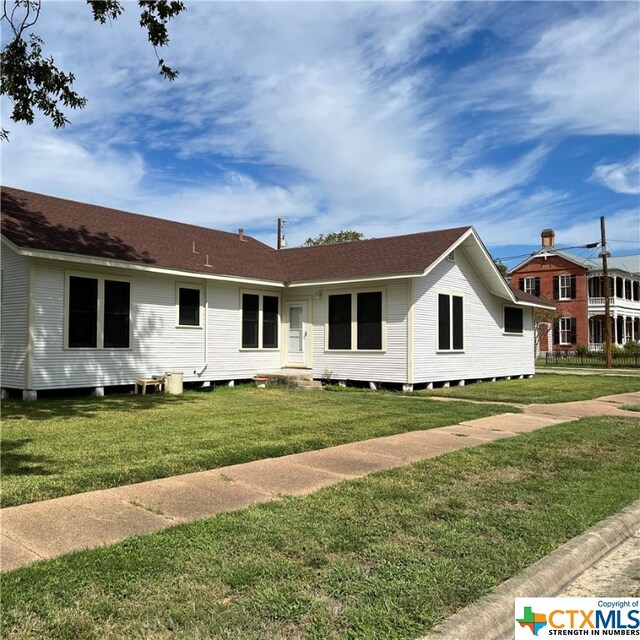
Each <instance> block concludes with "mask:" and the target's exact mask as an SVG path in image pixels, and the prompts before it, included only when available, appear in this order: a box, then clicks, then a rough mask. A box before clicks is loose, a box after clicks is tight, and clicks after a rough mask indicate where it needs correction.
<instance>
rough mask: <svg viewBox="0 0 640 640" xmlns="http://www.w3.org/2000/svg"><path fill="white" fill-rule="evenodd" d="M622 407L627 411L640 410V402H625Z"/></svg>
mask: <svg viewBox="0 0 640 640" xmlns="http://www.w3.org/2000/svg"><path fill="white" fill-rule="evenodd" d="M620 408H621V409H624V410H625V411H640V404H623V405H622V406H621V407H620Z"/></svg>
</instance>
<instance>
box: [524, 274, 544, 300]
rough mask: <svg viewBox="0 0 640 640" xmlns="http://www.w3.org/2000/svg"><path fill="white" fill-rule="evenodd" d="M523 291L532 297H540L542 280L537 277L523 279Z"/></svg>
mask: <svg viewBox="0 0 640 640" xmlns="http://www.w3.org/2000/svg"><path fill="white" fill-rule="evenodd" d="M522 280H523V286H522V290H523V291H524V292H525V293H528V294H530V295H532V296H539V295H540V278H539V277H536V276H527V277H526V278H523V279H522Z"/></svg>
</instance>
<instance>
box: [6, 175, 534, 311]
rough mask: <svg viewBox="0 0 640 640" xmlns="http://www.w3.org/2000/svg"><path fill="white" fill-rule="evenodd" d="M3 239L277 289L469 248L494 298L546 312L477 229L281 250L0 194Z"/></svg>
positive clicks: (414, 264)
mask: <svg viewBox="0 0 640 640" xmlns="http://www.w3.org/2000/svg"><path fill="white" fill-rule="evenodd" d="M2 234H3V235H4V236H5V237H6V238H7V239H8V240H10V241H11V242H12V243H13V244H14V245H17V247H18V248H19V249H26V250H31V251H43V252H54V253H59V254H62V255H63V256H66V255H77V256H86V257H91V258H98V259H104V260H111V261H124V262H129V263H134V264H139V265H146V266H149V267H159V268H166V269H173V270H180V271H187V272H195V273H198V274H203V273H209V274H211V275H215V276H233V277H238V278H242V279H259V280H266V281H271V282H274V284H275V283H280V284H282V283H300V284H303V283H306V282H317V281H341V280H349V279H356V278H367V277H371V278H374V277H378V276H379V277H383V276H395V277H397V276H402V275H419V274H422V273H424V272H426V271H427V270H428V269H429V268H431V267H433V266H434V265H435V264H436V263H437V262H438V261H439V260H440V259H443V258H444V256H446V255H447V253H448V252H450V251H451V250H452V248H453V247H455V246H458V245H459V244H460V243H463V244H462V246H463V248H465V250H466V251H469V255H470V256H471V257H472V260H474V261H475V264H476V267H478V266H479V267H480V270H479V272H480V274H481V276H482V277H483V279H485V281H486V283H487V286H488V287H489V289H490V290H491V291H493V292H494V293H496V294H497V295H500V296H502V297H506V298H507V299H513V300H514V301H519V302H522V303H523V304H542V305H545V306H546V305H547V303H544V302H542V301H541V300H540V299H539V298H536V297H535V296H531V295H528V294H525V293H524V292H522V291H518V290H516V289H513V288H512V287H509V286H508V285H506V283H505V282H504V281H503V279H502V278H501V277H500V275H499V273H498V271H497V269H496V267H495V264H494V263H493V261H492V260H491V258H490V257H489V255H488V254H487V252H486V249H485V248H484V246H483V245H482V242H481V241H480V239H479V238H478V237H477V234H476V233H475V231H474V230H473V228H472V227H458V228H455V229H444V230H441V231H430V232H425V233H414V234H410V235H404V236H392V237H388V238H374V239H371V240H359V241H357V242H347V243H342V244H334V245H321V246H317V247H301V248H296V249H283V250H280V251H276V250H275V249H272V248H271V247H269V246H267V245H266V244H263V243H262V242H259V241H258V240H255V239H254V238H251V237H249V236H244V237H243V238H242V239H241V238H240V237H239V236H238V234H234V233H227V232H223V231H215V230H213V229H208V228H205V227H197V226H194V225H190V224H185V223H181V222H171V221H169V220H164V219H161V218H154V217H150V216H145V215H139V214H134V213H128V212H126V211H118V210H116V209H108V208H106V207H99V206H96V205H90V204H84V203H80V202H75V201H71V200H64V199H61V198H54V197H52V196H46V195H41V194H36V193H31V192H28V191H22V190H20V189H13V188H9V187H2ZM194 243H195V245H194ZM194 246H195V251H196V252H197V253H196V252H194V251H193V248H194Z"/></svg>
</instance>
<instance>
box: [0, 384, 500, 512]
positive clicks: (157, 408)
mask: <svg viewBox="0 0 640 640" xmlns="http://www.w3.org/2000/svg"><path fill="white" fill-rule="evenodd" d="M508 410H509V408H508V407H506V408H505V407H501V406H495V405H494V406H477V405H471V404H463V405H460V404H458V403H456V406H443V405H442V403H436V402H428V403H424V402H407V401H406V400H402V399H400V398H397V397H394V396H391V395H371V396H358V397H356V396H339V395H338V394H329V393H305V392H296V391H288V390H286V389H282V388H269V389H256V388H254V387H250V386H246V387H238V388H235V389H228V388H226V387H223V388H220V389H217V390H216V391H214V392H212V393H208V394H204V393H196V392H191V393H185V394H184V395H182V396H163V395H155V394H153V395H149V396H110V397H107V398H102V399H95V398H75V399H67V400H60V399H57V400H49V401H46V400H38V401H37V402H34V403H24V402H20V401H6V402H4V403H3V429H2V458H1V461H2V485H3V486H2V489H3V491H2V504H3V506H5V507H6V506H12V505H18V504H23V503H26V502H35V501H38V500H45V499H47V498H54V497H58V496H62V495H68V494H72V493H79V492H83V491H90V490H94V489H104V488H107V487H113V486H118V485H123V484H131V483H134V482H141V481H143V480H151V479H154V478H162V477H167V476H172V475H176V474H181V473H188V472H190V471H199V470H203V469H213V468H216V467H222V466H226V465H231V464H237V463H242V462H248V461H250V460H256V459H260V458H268V457H272V456H281V455H285V454H289V453H297V452H300V451H308V450H312V449H321V448H323V447H329V446H333V445H338V444H343V443H346V442H354V441H356V440H365V439H367V438H373V437H378V436H386V435H391V434H395V433H403V432H406V431H414V430H418V429H431V428H433V427H440V426H443V425H449V424H454V423H456V422H459V421H461V420H469V419H472V418H479V417H482V416H486V415H491V414H495V413H504V412H505V411H508Z"/></svg>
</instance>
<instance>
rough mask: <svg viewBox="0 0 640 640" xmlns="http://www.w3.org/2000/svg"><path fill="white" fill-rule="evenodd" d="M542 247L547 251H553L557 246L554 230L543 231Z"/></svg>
mask: <svg viewBox="0 0 640 640" xmlns="http://www.w3.org/2000/svg"><path fill="white" fill-rule="evenodd" d="M540 237H541V238H542V246H543V248H546V249H553V248H554V247H555V244H556V232H555V231H554V230H553V229H543V230H542V233H541V234H540Z"/></svg>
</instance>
